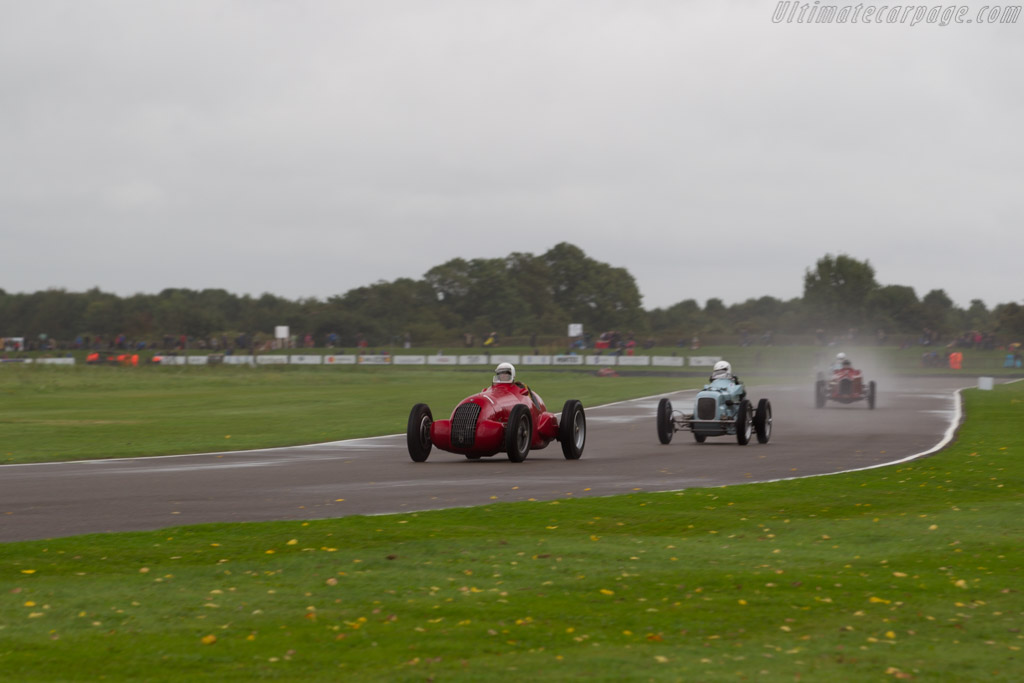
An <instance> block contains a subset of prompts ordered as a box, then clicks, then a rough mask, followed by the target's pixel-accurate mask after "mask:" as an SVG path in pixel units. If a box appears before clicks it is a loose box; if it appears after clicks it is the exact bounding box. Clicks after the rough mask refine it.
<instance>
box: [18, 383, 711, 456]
mask: <svg viewBox="0 0 1024 683" xmlns="http://www.w3.org/2000/svg"><path fill="white" fill-rule="evenodd" d="M520 376H521V377H523V378H524V379H525V380H526V381H527V382H528V383H529V384H530V386H531V387H533V388H534V389H535V390H536V391H537V392H538V393H539V394H540V395H541V396H542V397H543V399H544V401H545V402H546V404H547V407H548V409H549V410H551V411H554V412H556V413H557V412H560V411H561V410H562V405H563V403H564V402H565V401H566V400H567V399H570V398H576V399H579V400H581V401H582V402H583V405H584V406H585V407H586V406H592V405H596V404H599V403H608V402H612V401H618V400H623V399H627V398H636V397H640V396H648V395H651V394H656V393H662V392H669V391H676V390H678V389H681V388H685V387H687V386H691V387H696V386H699V384H700V380H699V379H693V378H688V379H687V378H679V377H650V376H642V377H616V378H606V377H597V376H595V374H594V373H593V372H557V371H544V370H531V371H529V372H525V371H524V372H520ZM489 383H490V369H489V368H488V369H484V370H478V371H475V372H473V371H466V372H463V371H455V370H452V369H440V370H434V369H429V368H409V369H406V368H399V367H348V368H318V367H285V368H247V367H209V368H203V367H199V368H191V367H183V368H161V367H138V368H118V367H77V366H76V367H52V366H32V365H28V366H7V367H2V368H0V463H26V462H46V461H55V460H81V459H87V458H117V457H128V456H137V455H163V454H171V453H205V452H213V451H231V450H244V449H251V448H267V447H273V446H289V445H295V444H302V443H318V442H324V441H334V440H337V439H346V438H353V437H361V436H377V435H381V434H395V433H401V432H404V431H405V426H406V423H407V421H408V419H409V411H410V409H411V408H412V406H413V404H415V403H420V402H423V403H428V404H430V405H431V407H432V408H433V409H434V411H435V414H447V412H448V411H450V410H451V409H452V408H454V407H455V405H456V404H457V403H458V402H459V401H460V400H461V399H463V398H464V397H466V396H467V395H469V394H472V393H474V392H476V391H479V390H480V389H482V388H483V387H484V386H486V385H488V384H489Z"/></svg>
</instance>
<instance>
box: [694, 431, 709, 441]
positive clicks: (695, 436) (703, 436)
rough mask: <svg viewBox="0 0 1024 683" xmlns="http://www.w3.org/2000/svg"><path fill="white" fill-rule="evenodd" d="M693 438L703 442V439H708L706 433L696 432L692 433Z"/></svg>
mask: <svg viewBox="0 0 1024 683" xmlns="http://www.w3.org/2000/svg"><path fill="white" fill-rule="evenodd" d="M693 440H694V441H696V442H697V443H704V442H705V441H707V440H708V435H707V434H698V433H697V432H694V433H693Z"/></svg>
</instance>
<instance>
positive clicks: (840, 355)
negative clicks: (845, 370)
mask: <svg viewBox="0 0 1024 683" xmlns="http://www.w3.org/2000/svg"><path fill="white" fill-rule="evenodd" d="M836 360H837V361H839V362H840V363H842V362H843V361H844V360H846V354H845V353H843V352H842V351H840V352H839V353H837V354H836Z"/></svg>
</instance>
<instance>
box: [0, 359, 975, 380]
mask: <svg viewBox="0 0 1024 683" xmlns="http://www.w3.org/2000/svg"><path fill="white" fill-rule="evenodd" d="M720 360H722V358H721V356H690V357H689V363H687V357H686V356H616V355H611V354H609V355H599V356H597V355H595V356H579V355H575V354H561V355H555V356H542V355H515V354H506V355H490V356H489V355H487V354H475V355H462V356H452V355H444V354H438V355H435V356H427V355H422V356H420V355H395V356H390V355H387V354H379V355H364V356H357V355H354V354H343V355H327V356H321V355H317V354H306V355H292V356H284V355H263V356H251V355H237V356H222V355H220V354H213V355H206V356H201V355H194V356H162V357H161V358H160V365H214V364H218V363H223V364H224V365H432V366H444V365H449V366H451V365H497V364H498V363H512V364H514V365H543V366H570V367H572V366H581V365H587V366H596V367H608V366H619V367H627V366H628V367H646V366H652V367H669V368H681V367H684V366H686V365H690V366H691V367H710V366H712V365H714V364H715V363H717V362H718V361H720ZM33 362H34V363H38V364H45V365H75V359H74V358H35V359H32V358H2V359H0V364H3V363H33ZM986 380H988V381H991V378H979V382H985V381H986ZM982 388H984V387H982Z"/></svg>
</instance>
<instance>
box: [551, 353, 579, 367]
mask: <svg viewBox="0 0 1024 683" xmlns="http://www.w3.org/2000/svg"><path fill="white" fill-rule="evenodd" d="M551 362H552V363H553V364H554V365H583V356H573V355H572V354H565V355H561V356H552V357H551Z"/></svg>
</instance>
